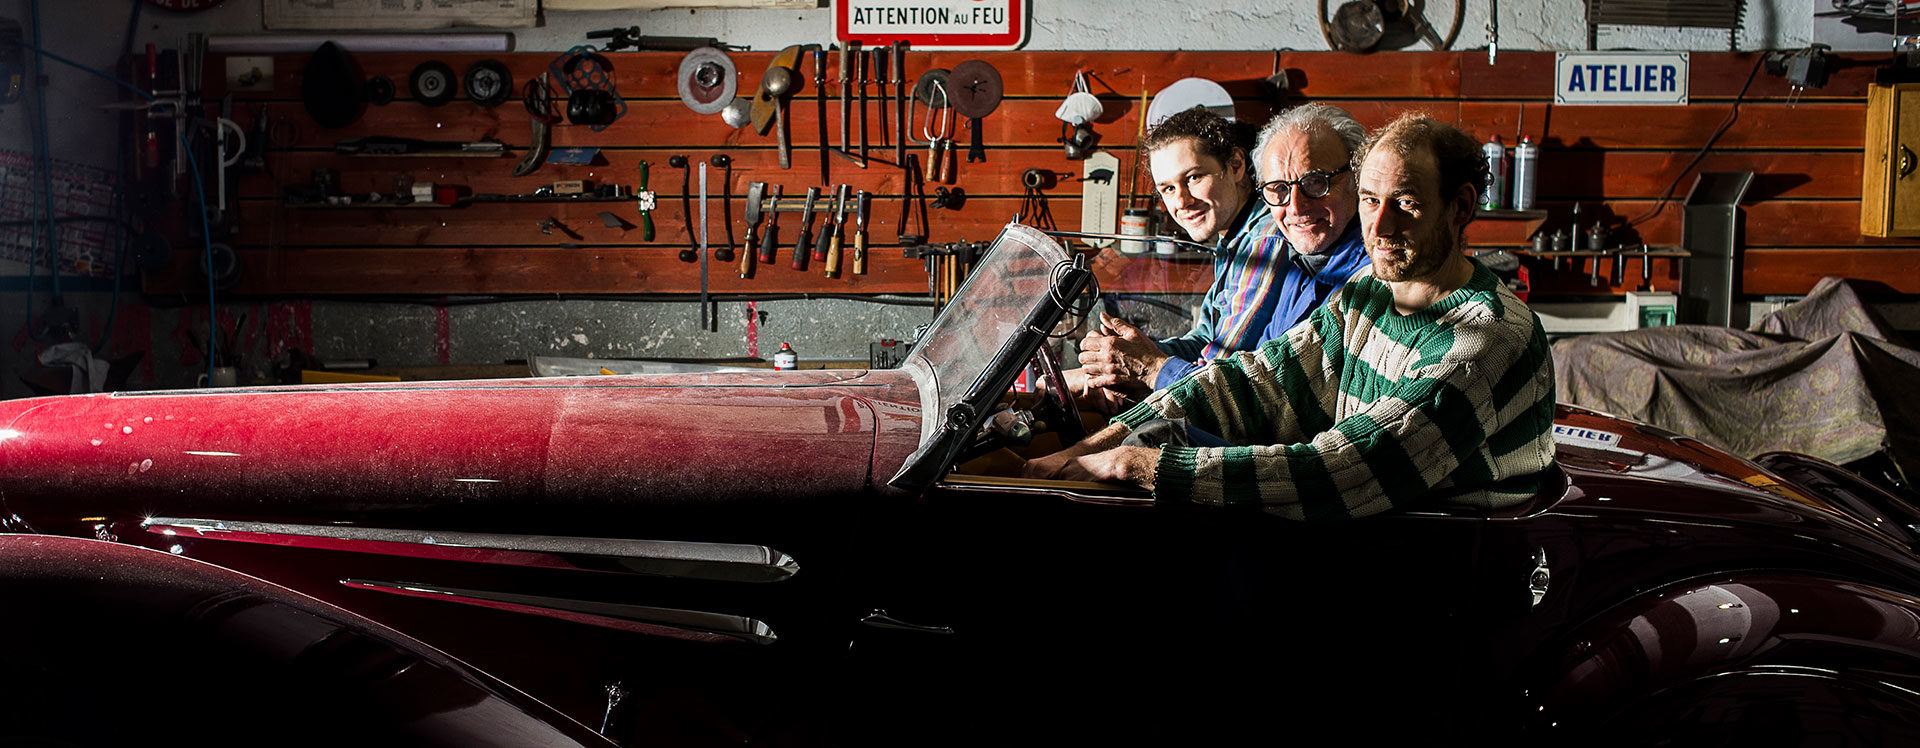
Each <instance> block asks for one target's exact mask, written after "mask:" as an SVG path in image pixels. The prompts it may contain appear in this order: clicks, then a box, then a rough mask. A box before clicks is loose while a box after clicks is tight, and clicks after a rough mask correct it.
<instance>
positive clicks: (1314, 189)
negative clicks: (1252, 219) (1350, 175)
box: [1260, 164, 1353, 208]
mask: <svg viewBox="0 0 1920 748" xmlns="http://www.w3.org/2000/svg"><path fill="white" fill-rule="evenodd" d="M1349 171H1353V165H1352V164H1347V165H1345V166H1341V167H1340V168H1338V169H1335V170H1333V171H1310V172H1307V173H1305V174H1302V175H1300V178H1299V179H1295V180H1293V181H1291V182H1289V181H1287V180H1285V179H1275V180H1273V181H1271V182H1268V183H1266V184H1263V185H1260V199H1262V200H1265V201H1267V204H1268V205H1271V206H1274V207H1276V208H1277V207H1280V206H1282V205H1286V204H1287V201H1289V200H1292V199H1293V188H1294V186H1296V185H1298V186H1299V187H1300V194H1302V195H1305V196H1307V197H1310V198H1314V199H1319V198H1323V197H1326V196H1327V193H1329V192H1332V191H1333V178H1334V177H1337V176H1340V175H1342V174H1345V173H1347V172H1349Z"/></svg>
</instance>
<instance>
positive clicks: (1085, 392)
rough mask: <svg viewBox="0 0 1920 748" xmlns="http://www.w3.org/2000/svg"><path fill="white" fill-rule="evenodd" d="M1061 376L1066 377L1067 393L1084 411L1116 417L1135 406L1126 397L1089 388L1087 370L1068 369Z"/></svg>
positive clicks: (1105, 390) (1107, 390) (1111, 391)
mask: <svg viewBox="0 0 1920 748" xmlns="http://www.w3.org/2000/svg"><path fill="white" fill-rule="evenodd" d="M1060 374H1061V375H1062V376H1064V377H1066V380H1067V391H1068V392H1070V393H1072V394H1073V396H1074V399H1075V400H1077V401H1078V402H1079V405H1080V409H1081V410H1083V411H1087V412H1089V413H1099V414H1101V415H1104V416H1115V415H1119V414H1120V411H1123V410H1126V409H1127V408H1128V407H1131V406H1132V405H1133V402H1132V401H1131V400H1129V399H1127V396H1126V395H1122V394H1120V393H1118V392H1115V391H1113V390H1110V389H1107V388H1105V387H1090V386H1088V385H1087V379H1088V377H1087V370H1086V369H1084V368H1080V369H1068V370H1066V371H1063V372H1060Z"/></svg>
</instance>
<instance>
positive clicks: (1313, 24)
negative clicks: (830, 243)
mask: <svg viewBox="0 0 1920 748" xmlns="http://www.w3.org/2000/svg"><path fill="white" fill-rule="evenodd" d="M1812 3H1813V0H1757V1H1756V2H1751V3H1749V8H1748V11H1747V13H1746V22H1745V26H1744V28H1743V29H1742V30H1741V31H1740V33H1739V35H1738V42H1739V45H1740V47H1741V48H1742V49H1768V48H1794V47H1800V46H1804V45H1806V44H1807V43H1808V40H1809V38H1810V37H1811V34H1812V12H1813V7H1812ZM136 4H138V3H135V2H134V0H42V2H41V13H42V21H41V22H42V28H43V38H44V42H43V46H45V47H47V48H48V49H50V50H52V51H54V52H56V53H58V54H60V55H62V56H65V57H68V58H71V59H74V60H76V61H78V62H81V63H83V64H87V65H90V66H94V67H99V68H110V67H111V66H112V65H113V62H114V60H115V59H116V58H117V57H118V56H119V54H120V52H121V50H122V49H123V47H124V46H125V45H126V43H127V35H126V34H127V29H128V19H129V17H130V12H131V11H132V9H133V7H134V5H136ZM1331 4H1332V5H1334V6H1335V7H1337V6H1338V4H1339V3H1338V2H1337V0H1331ZM1490 4H1491V3H1470V4H1469V7H1468V8H1467V10H1466V19H1465V21H1464V23H1463V24H1462V28H1461V31H1460V36H1459V40H1458V41H1457V42H1456V44H1455V48H1456V49H1472V48H1480V47H1484V46H1485V45H1486V43H1487V39H1488V35H1487V21H1488V19H1487V16H1486V13H1487V6H1488V5H1490ZM1032 5H1033V8H1032V12H1033V23H1032V32H1031V40H1030V42H1029V43H1028V45H1027V48H1029V49H1301V50H1319V49H1325V48H1326V44H1325V41H1324V40H1323V39H1322V38H1321V35H1320V31H1319V26H1318V21H1317V16H1316V10H1317V8H1316V4H1314V3H1309V2H1287V3H1248V2H1227V1H1225V0H1193V1H1191V2H1186V3H1180V4H1173V3H1166V2H1149V1H1147V0H1034V2H1033V4H1032ZM1499 5H1500V7H1499V18H1498V23H1499V29H1500V32H1499V33H1500V46H1501V48H1502V49H1532V50H1551V49H1579V48H1583V47H1584V46H1585V43H1586V31H1585V21H1584V13H1583V11H1582V8H1583V7H1584V3H1582V2H1580V1H1579V0H1551V1H1550V2H1544V3H1512V2H1509V3H1500V4H1499ZM1256 6H1257V7H1256ZM1429 8H1430V10H1429V17H1440V16H1443V15H1446V14H1447V13H1449V12H1450V11H1449V10H1448V9H1450V8H1451V5H1450V4H1449V3H1446V2H1430V3H1429ZM27 10H28V2H27V0H0V15H5V16H7V17H11V18H17V19H20V20H21V21H22V23H23V24H24V23H25V22H26V19H27V16H28V13H27ZM829 13H830V11H829V10H828V9H826V8H819V9H813V10H805V11H782V10H685V9H681V10H661V11H647V12H595V13H548V14H545V16H544V18H543V22H542V25H541V26H539V27H537V28H532V29H517V30H514V33H515V35H516V39H517V48H518V49H519V50H521V51H539V50H554V51H558V50H564V49H566V48H568V47H571V46H573V45H575V44H578V43H580V42H582V41H583V40H584V39H583V35H584V34H585V32H587V31H590V30H593V29H599V28H608V27H615V26H631V25H639V26H640V27H641V29H642V31H643V33H646V34H649V35H685V36H712V37H718V38H720V39H723V40H725V41H727V42H730V43H734V44H743V45H749V46H751V47H754V48H759V49H764V48H772V47H779V46H783V45H786V44H791V43H794V42H796V41H802V40H824V39H828V38H830V37H831V34H832V29H831V19H830V15H829ZM260 30H261V28H260V3H259V2H258V1H257V0H227V2H226V3H225V4H223V5H222V6H220V7H218V8H215V9H213V10H211V11H206V12H202V13H196V14H175V13H171V12H167V11H160V10H154V9H151V8H143V9H142V10H141V11H140V16H139V20H138V24H137V26H135V27H134V29H133V34H132V42H133V48H135V49H139V48H144V45H145V44H146V43H148V42H153V43H156V44H159V45H161V46H163V47H177V46H179V45H181V44H182V43H183V42H184V41H185V39H186V36H187V34H188V33H189V32H191V31H200V32H206V33H212V34H219V33H257V32H259V31H260ZM1600 46H1601V47H1602V48H1639V49H1698V50H1724V49H1726V46H1727V39H1726V35H1725V34H1724V33H1719V32H1709V31H1701V30H1668V29H1609V30H1603V33H1602V34H1601V36H1600ZM48 77H49V88H48V91H47V99H48V108H49V112H48V115H49V116H48V119H49V123H50V131H51V134H52V137H51V148H52V150H53V156H54V157H55V158H57V159H63V160H69V161H75V162H80V163H85V164H92V165H97V166H101V167H108V168H113V167H115V166H116V164H115V153H116V151H115V150H114V149H113V148H111V147H110V144H111V143H113V142H114V140H115V139H116V138H117V137H118V125H117V124H116V122H115V119H114V116H113V115H112V114H110V113H103V112H102V111H101V110H100V109H99V108H98V106H99V105H100V104H101V103H103V102H108V101H112V100H114V99H115V98H116V94H115V93H114V88H113V86H112V84H109V83H107V82H104V81H100V80H98V79H95V78H93V77H91V76H89V75H86V74H84V73H81V72H78V71H74V70H72V69H70V68H67V67H64V66H61V65H49V68H48ZM25 104H26V102H22V104H21V105H16V106H10V107H5V108H4V110H3V111H0V149H5V150H10V151H16V152H23V153H31V152H32V151H33V150H34V147H33V142H32V140H31V139H30V138H29V132H30V131H29V129H28V124H29V122H30V120H29V119H28V118H29V116H30V115H31V114H32V112H31V109H30V107H29V106H26V105H25ZM25 272H26V268H25V266H24V265H22V264H19V263H10V262H5V261H0V283H7V284H10V285H0V328H4V329H5V330H6V331H7V332H8V338H9V339H8V344H7V345H5V346H0V368H4V371H5V372H6V374H5V376H4V378H3V381H0V396H6V397H17V396H20V395H23V394H25V390H24V388H23V387H22V386H21V385H20V383H19V382H18V381H17V377H16V376H15V375H14V373H15V372H23V371H30V370H31V369H32V368H33V366H34V364H33V362H32V356H33V354H34V352H35V351H36V350H37V345H36V344H35V343H34V342H33V341H31V340H29V339H28V338H27V336H26V333H27V325H26V322H27V315H28V313H29V309H30V307H29V304H28V300H27V294H26V293H25V291H24V285H23V279H22V278H21V276H24V275H25ZM41 274H42V283H44V282H45V281H44V265H43V266H42V268H41ZM67 286H68V288H67V290H68V293H67V294H66V299H65V300H66V303H67V304H68V305H69V306H72V307H74V308H76V309H78V310H79V311H80V314H81V320H82V321H81V325H80V327H81V331H82V333H83V338H85V339H86V340H87V341H88V342H92V341H93V340H94V339H96V337H97V336H98V335H99V333H100V331H101V330H102V328H103V326H104V323H105V318H106V317H107V313H108V311H109V308H110V305H109V299H110V298H111V296H110V294H109V293H108V292H107V291H106V290H104V288H103V287H102V286H101V284H100V283H99V282H94V283H92V284H88V283H84V282H78V281H75V282H71V283H68V284H67ZM180 301H185V303H187V304H189V305H188V306H184V307H180V306H164V307H161V308H154V309H147V308H145V306H144V305H143V304H141V303H140V301H139V300H138V299H137V298H135V299H133V300H132V301H131V302H127V303H130V304H132V306H134V307H138V308H133V309H131V313H129V307H128V306H126V305H125V304H123V307H122V312H121V314H120V317H119V321H118V322H116V324H119V325H126V324H133V325H142V326H144V327H145V328H147V330H148V331H149V333H150V334H145V335H141V334H137V333H138V331H135V332H136V334H132V335H128V334H126V333H125V331H122V332H121V333H120V334H117V335H116V336H115V338H114V339H115V341H116V342H115V343H113V344H110V345H109V346H107V350H104V351H101V352H100V353H101V354H102V355H108V356H117V355H122V354H127V353H130V352H132V351H133V350H137V349H141V348H142V344H145V345H144V349H145V350H146V351H147V352H148V353H147V355H148V363H147V366H145V367H143V369H142V371H141V372H140V373H139V374H137V375H136V376H135V379H134V383H135V384H136V385H142V386H158V387H173V386H185V385H189V384H191V382H192V378H193V369H194V361H195V359H197V358H198V356H197V354H196V353H194V351H193V349H192V348H191V346H189V345H188V344H187V343H186V342H185V341H186V334H185V331H187V330H192V329H197V330H204V329H205V321H204V320H205V307H204V305H202V306H192V305H191V304H193V303H194V300H180ZM1176 301H1179V300H1177V299H1176ZM46 303H47V298H46V294H45V291H44V290H42V291H40V292H37V293H36V294H35V295H34V296H33V301H32V307H31V313H32V314H33V315H34V316H36V317H38V316H40V315H42V314H44V307H45V305H46ZM761 309H762V311H763V312H765V313H766V314H767V319H766V322H765V324H764V326H763V329H762V330H761V333H760V335H761V338H760V340H761V349H762V351H763V353H766V352H770V351H771V350H773V349H775V348H777V347H778V345H779V343H780V342H781V341H792V342H793V343H794V345H795V347H796V348H798V349H800V350H801V351H802V352H803V353H804V354H805V355H809V356H816V357H825V358H860V357H864V356H865V355H866V350H867V345H868V343H869V342H870V341H871V340H873V339H877V338H880V337H904V336H906V335H907V334H908V333H910V332H911V330H912V328H913V327H914V326H915V325H917V324H920V323H921V322H924V321H926V320H927V319H928V314H927V310H926V309H924V308H915V307H903V306H881V305H873V304H865V303H860V302H851V301H788V302H768V303H765V304H762V305H761ZM698 313H699V312H698V308H697V306H695V305H693V304H677V303H658V302H654V303H639V302H622V301H566V302H560V301H549V302H539V303H528V302H517V303H509V304H495V305H484V306H462V307H457V308H454V309H452V310H450V311H449V314H448V315H447V320H448V324H449V325H451V336H450V343H451V347H450V357H451V360H452V361H453V362H454V363H462V364H485V363H498V362H499V361H501V360H503V359H508V358H524V357H526V356H529V355H561V356H596V357H639V356H657V357H732V356H742V355H745V354H746V352H747V351H746V346H745V336H744V324H743V320H744V318H745V308H744V305H743V304H739V303H730V304H724V305H722V306H721V309H720V319H721V320H722V322H721V329H720V331H719V332H717V333H709V332H702V331H701V330H699V329H698V325H697V320H698ZM311 319H312V333H313V334H312V339H313V346H314V350H313V351H311V353H313V354H314V355H316V356H318V357H320V358H364V357H372V358H377V359H379V360H380V361H381V363H383V364H394V365H425V364H432V363H436V362H438V360H439V357H440V353H439V351H438V350H436V345H435V344H436V342H437V340H438V335H439V333H438V330H439V325H440V318H439V315H438V314H436V313H435V312H434V311H433V310H432V309H431V308H429V307H422V306H416V305H370V304H349V303H332V302H321V303H315V304H313V305H312V312H311ZM1162 324H1166V325H1168V326H1172V325H1175V324H1177V321H1165V322H1163V323H1162ZM249 353H250V356H249V360H248V363H249V364H250V365H251V366H252V368H255V369H258V370H264V369H265V366H266V364H267V363H268V361H267V359H268V358H269V357H270V355H271V354H272V353H274V352H272V351H267V350H265V349H264V347H261V346H255V347H254V349H253V350H251V351H250V352H249Z"/></svg>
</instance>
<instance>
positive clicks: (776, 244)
mask: <svg viewBox="0 0 1920 748" xmlns="http://www.w3.org/2000/svg"><path fill="white" fill-rule="evenodd" d="M779 233H780V185H777V184H776V185H774V186H773V204H772V205H770V206H769V207H768V208H767V233H766V234H764V235H762V236H761V237H760V264H762V265H766V266H767V267H773V263H774V259H775V258H776V257H777V256H778V253H779V249H780V240H778V239H776V238H774V237H775V236H776V235H778V234H779Z"/></svg>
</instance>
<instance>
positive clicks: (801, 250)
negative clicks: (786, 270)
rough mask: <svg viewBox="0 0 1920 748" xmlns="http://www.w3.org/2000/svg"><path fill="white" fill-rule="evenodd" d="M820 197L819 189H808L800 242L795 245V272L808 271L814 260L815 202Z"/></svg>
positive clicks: (801, 223)
mask: <svg viewBox="0 0 1920 748" xmlns="http://www.w3.org/2000/svg"><path fill="white" fill-rule="evenodd" d="M819 197H820V188H819V187H808V188H807V204H806V206H805V207H803V208H801V210H800V240H799V241H797V242H794V244H793V269H795V270H806V269H807V261H808V260H810V259H812V249H811V248H812V246H813V201H814V200H816V199H819Z"/></svg>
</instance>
